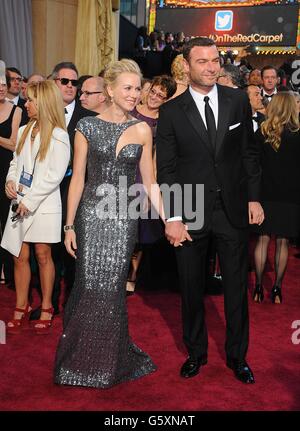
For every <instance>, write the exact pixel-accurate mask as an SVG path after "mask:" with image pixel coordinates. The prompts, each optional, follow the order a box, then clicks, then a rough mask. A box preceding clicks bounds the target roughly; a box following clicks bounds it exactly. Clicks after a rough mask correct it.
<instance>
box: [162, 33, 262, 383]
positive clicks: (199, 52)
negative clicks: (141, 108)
mask: <svg viewBox="0 0 300 431" xmlns="http://www.w3.org/2000/svg"><path fill="white" fill-rule="evenodd" d="M183 56H184V59H185V66H186V69H187V72H188V74H189V78H190V86H189V88H188V89H187V90H186V92H185V93H183V94H181V95H180V96H178V97H177V98H175V99H173V100H171V101H170V102H167V103H166V104H164V105H163V106H162V107H161V109H160V114H159V120H158V128H157V144H156V145H157V147H156V148H157V172H158V182H159V183H160V184H167V185H168V186H172V185H174V184H179V185H180V187H181V190H182V192H183V203H182V205H176V193H175V197H173V198H171V199H170V205H169V208H167V205H166V201H167V199H166V194H164V192H163V198H164V204H165V211H166V217H167V223H166V236H167V238H168V240H169V241H170V243H171V244H173V245H174V246H175V247H176V256H177V263H178V272H179V278H180V284H181V292H182V317H183V339H184V343H185V345H186V347H187V350H188V354H189V357H188V359H187V360H186V361H185V363H184V364H183V366H182V368H181V372H180V374H181V376H182V377H185V378H188V377H193V376H195V375H196V374H198V372H199V370H200V367H201V365H204V364H206V363H207V348H208V337H207V329H206V325H205V321H204V303H203V296H204V295H203V291H204V286H205V272H206V252H207V245H208V241H209V237H210V235H211V233H212V234H213V235H214V236H215V239H216V245H217V251H218V254H219V257H220V265H221V272H222V276H223V285H224V303H225V316H226V323H227V325H226V328H227V329H226V343H225V350H226V358H227V366H228V367H229V368H231V369H232V370H233V371H234V374H235V376H236V377H237V378H238V379H239V380H241V381H242V382H244V383H254V377H253V373H252V371H251V369H250V367H249V366H248V364H247V362H246V359H245V358H246V353H247V348H248V331H249V321H248V304H247V271H248V259H247V256H248V224H249V222H250V223H251V224H252V223H258V224H261V223H262V221H263V219H264V214H263V209H262V207H261V205H260V203H259V202H258V201H259V190H260V176H261V171H260V165H259V154H258V150H257V148H256V145H255V142H254V139H253V129H252V125H251V108H250V105H249V101H248V98H247V96H246V94H245V93H244V92H243V91H241V90H238V89H232V88H228V87H224V86H219V85H217V84H216V81H217V79H218V76H219V73H220V61H219V54H218V50H217V48H216V46H215V43H214V41H213V40H211V39H209V38H204V37H199V38H194V39H192V40H191V41H190V42H188V43H187V44H186V45H185V47H184V49H183ZM187 184H189V185H192V187H193V191H192V193H189V195H187V194H186V193H185V190H184V185H187ZM198 184H199V185H200V184H203V185H204V223H203V224H202V227H201V226H196V225H197V224H199V223H197V220H196V219H197V217H198V215H197V213H196V216H195V217H194V218H191V217H188V216H187V215H186V211H185V210H186V207H184V204H189V203H190V202H189V200H190V201H191V203H190V208H189V209H191V207H192V209H193V210H195V208H197V207H199V202H197V199H200V198H201V197H200V194H199V192H197V193H196V191H195V190H196V185H198ZM162 191H163V187H162ZM202 204H203V202H202ZM187 229H188V230H187Z"/></svg>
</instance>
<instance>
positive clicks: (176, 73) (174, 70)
mask: <svg viewBox="0 0 300 431" xmlns="http://www.w3.org/2000/svg"><path fill="white" fill-rule="evenodd" d="M171 74H172V76H173V78H174V79H175V80H176V81H187V75H186V72H185V70H184V66H183V55H182V54H179V55H176V57H175V58H174V60H173V62H172V65H171Z"/></svg>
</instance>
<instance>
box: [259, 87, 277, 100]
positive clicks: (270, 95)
mask: <svg viewBox="0 0 300 431" xmlns="http://www.w3.org/2000/svg"><path fill="white" fill-rule="evenodd" d="M273 94H277V88H275V89H274V91H273V93H272V94H268V93H266V92H265V90H264V89H262V96H263V97H266V98H267V99H268V101H269V102H271V100H272V96H273Z"/></svg>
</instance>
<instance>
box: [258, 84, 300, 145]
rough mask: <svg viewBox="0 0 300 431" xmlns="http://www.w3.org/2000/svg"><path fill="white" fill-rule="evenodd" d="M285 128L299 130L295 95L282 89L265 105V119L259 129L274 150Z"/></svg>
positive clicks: (293, 130) (279, 142)
mask: <svg viewBox="0 0 300 431" xmlns="http://www.w3.org/2000/svg"><path fill="white" fill-rule="evenodd" d="M284 128H286V129H288V130H290V131H291V132H297V131H298V130H299V111H298V109H297V104H296V100H295V97H294V96H293V95H292V94H289V93H288V92H287V91H282V92H280V93H277V94H275V96H273V97H272V100H271V102H270V103H269V104H268V106H267V112H266V120H265V121H264V122H263V123H262V125H261V131H262V134H263V136H264V137H265V140H266V142H267V143H269V144H270V145H271V146H272V147H273V148H274V150H275V151H278V149H279V147H280V144H281V134H282V132H283V129H284Z"/></svg>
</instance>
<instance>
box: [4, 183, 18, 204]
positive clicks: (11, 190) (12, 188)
mask: <svg viewBox="0 0 300 431" xmlns="http://www.w3.org/2000/svg"><path fill="white" fill-rule="evenodd" d="M5 193H6V196H7V197H8V199H17V191H16V183H15V182H14V181H12V180H10V181H7V183H6V184H5Z"/></svg>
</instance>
